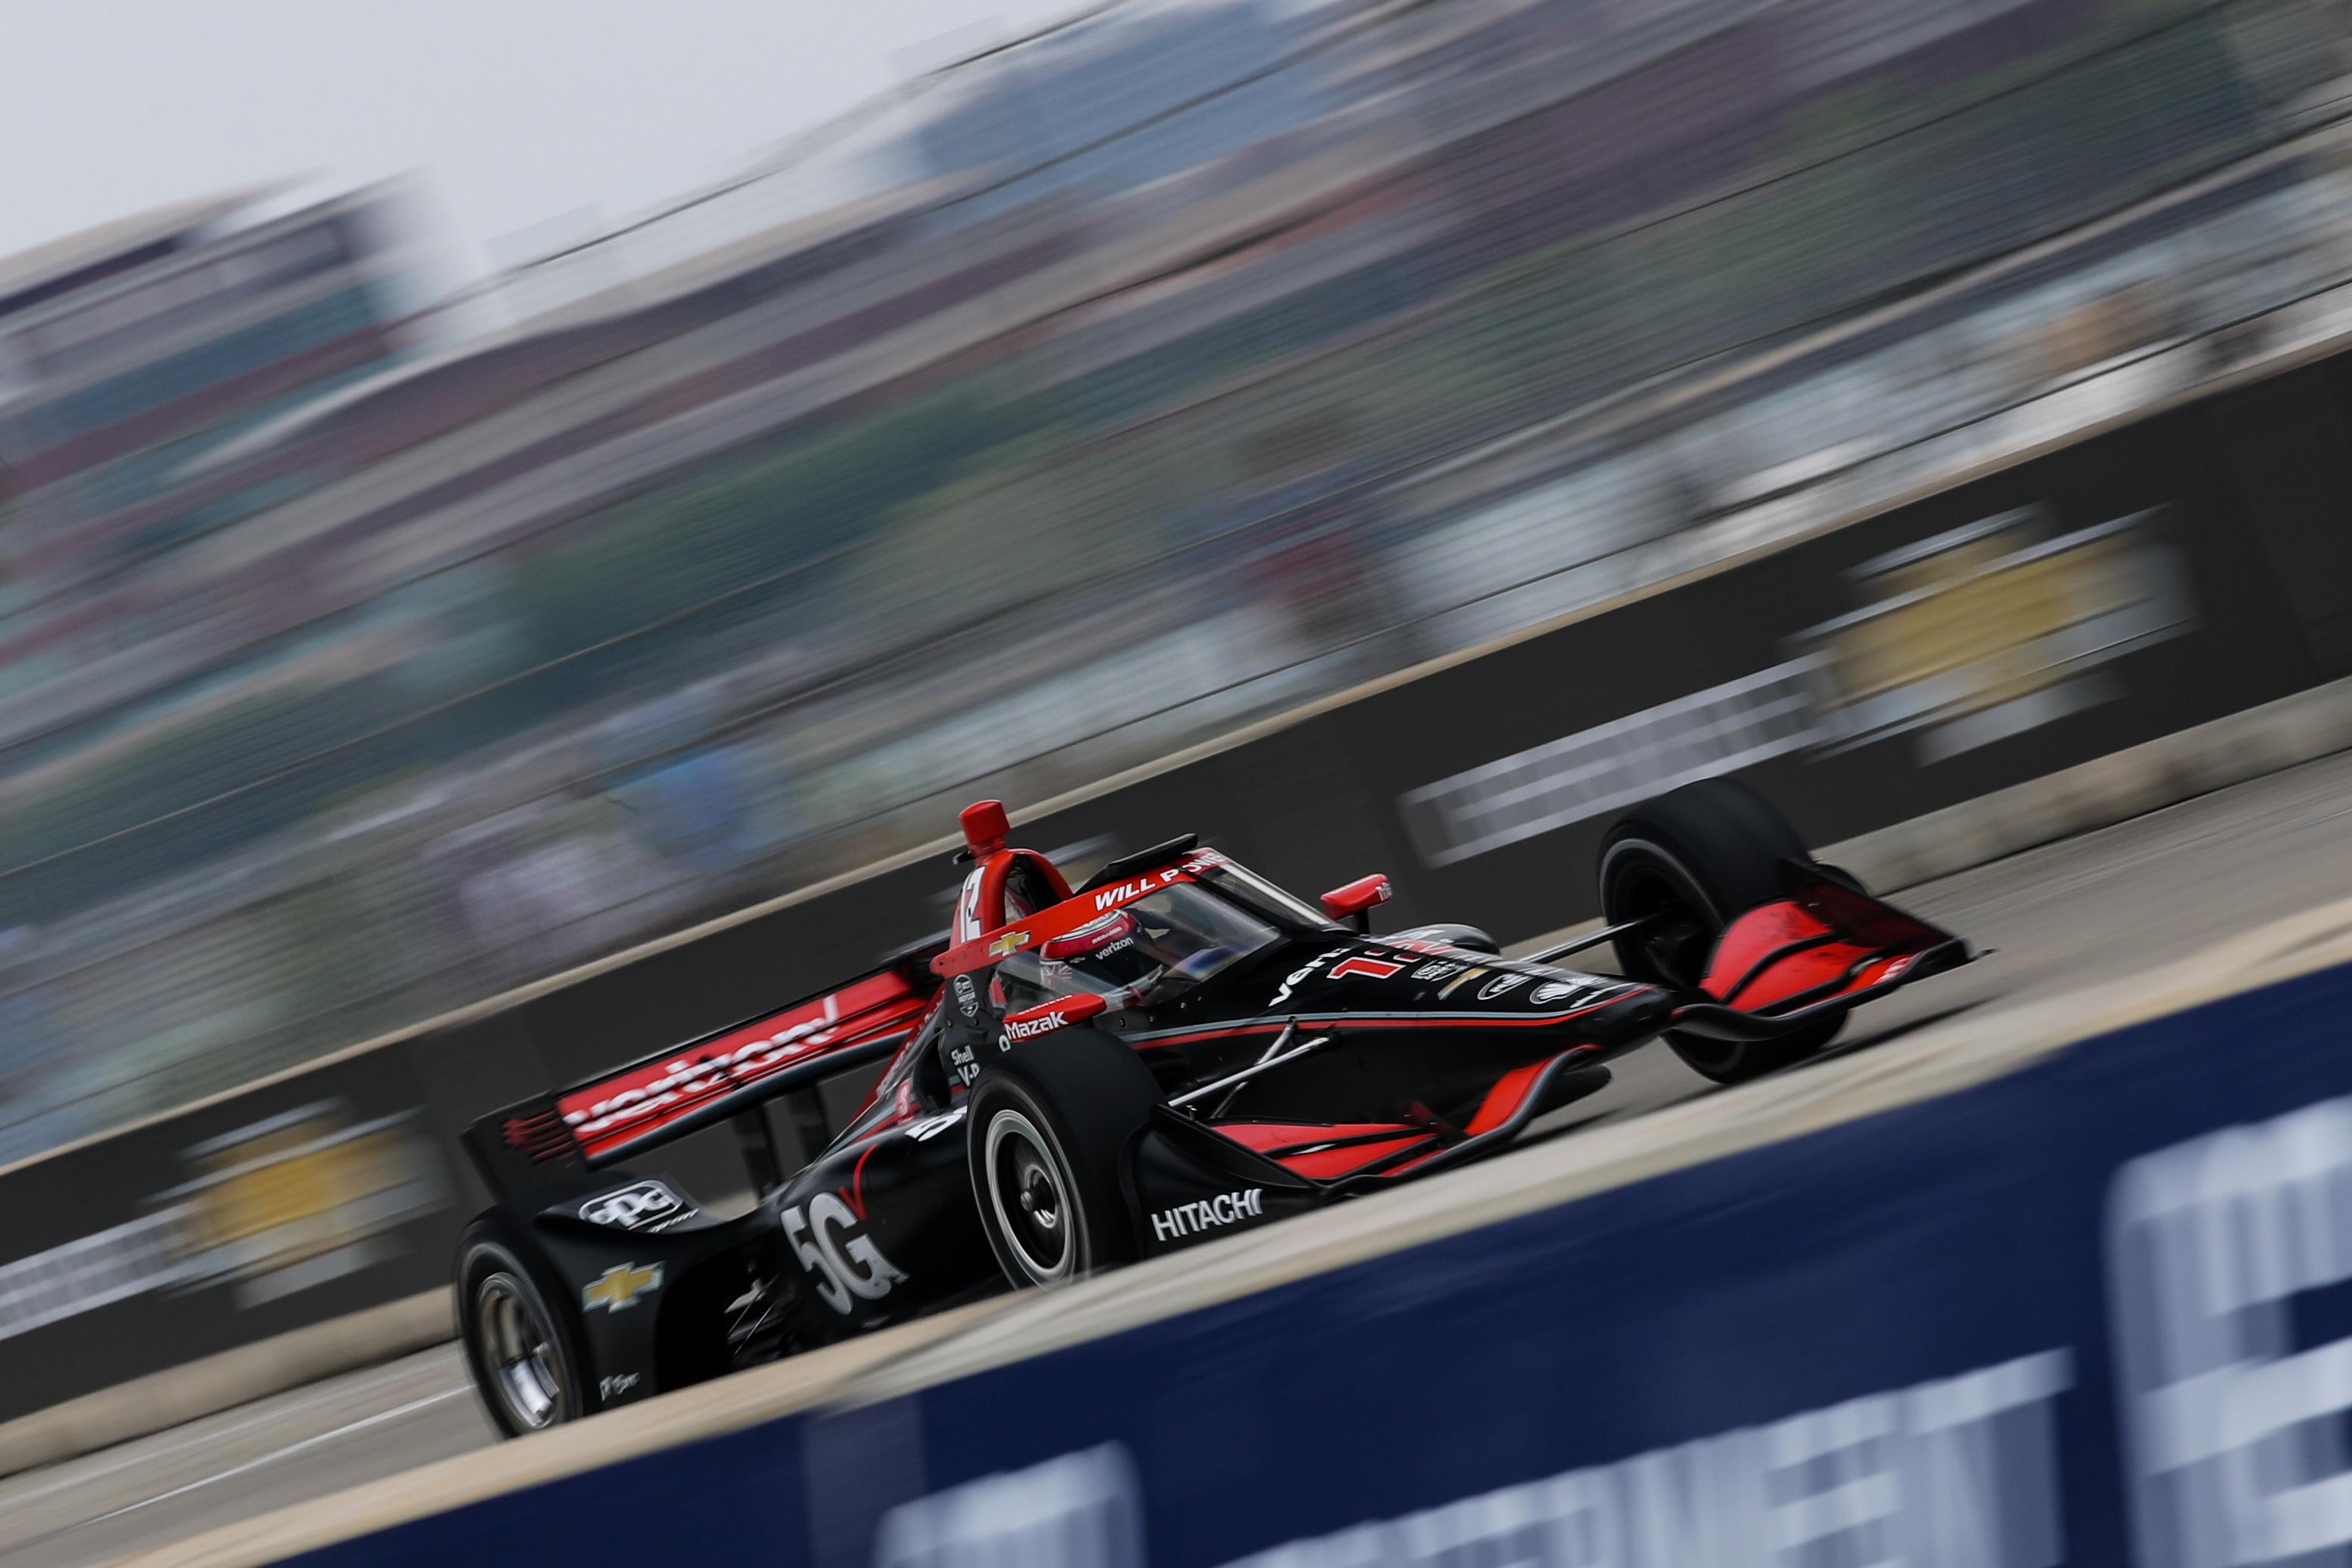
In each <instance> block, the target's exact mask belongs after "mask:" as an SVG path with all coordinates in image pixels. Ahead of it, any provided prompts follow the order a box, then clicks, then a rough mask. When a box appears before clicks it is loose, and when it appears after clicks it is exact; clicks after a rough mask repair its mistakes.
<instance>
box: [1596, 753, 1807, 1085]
mask: <svg viewBox="0 0 2352 1568" xmlns="http://www.w3.org/2000/svg"><path fill="white" fill-rule="evenodd" d="M1788 860H1794V861H1797V862H1798V863H1799V864H1801V865H1810V864H1812V863H1813V860H1812V856H1811V853H1810V852H1809V851H1808V850H1807V849H1806V847H1805V842H1804V840H1803V839H1801V838H1800V837H1797V830H1796V829H1795V828H1793V827H1791V826H1789V823H1788V819H1787V818H1785V817H1783V816H1781V815H1780V813H1779V812H1777V811H1775V810H1774V809H1772V806H1771V805H1770V803H1769V802H1768V801H1766V800H1765V799H1764V797H1763V796H1762V795H1758V794H1757V793H1756V792H1755V791H1754V790H1752V789H1749V788H1748V786H1747V785H1746V784H1741V783H1739V782H1738V780H1736V779H1727V778H1712V779H1700V780H1698V781H1696V783H1692V784H1685V785H1683V786H1682V787H1681V788H1679V789H1675V790H1669V791H1668V792H1667V793H1665V794H1664V795H1660V796H1658V797H1657V798H1656V799H1654V800H1652V801H1649V802H1646V803H1645V804H1643V805H1638V806H1635V807H1634V808H1633V810H1632V811H1630V812H1628V813H1626V814H1625V816H1623V817H1622V819H1620V820H1619V821H1618V823H1617V824H1616V825H1615V826H1612V828H1610V830H1609V832H1608V835H1607V836H1606V837H1603V838H1602V839H1601V912H1602V915H1603V916H1604V918H1605V919H1606V920H1607V921H1608V922H1609V923H1610V924H1611V925H1622V924H1625V923H1627V922H1629V921H1636V920H1647V921H1649V922H1650V923H1649V924H1648V925H1647V926H1645V927H1644V928H1643V930H1641V931H1636V932H1634V933H1633V934H1632V935H1629V936H1621V937H1618V938H1616V939H1615V943H1614V945H1615V947H1616V950H1617V960H1618V963H1619V965H1620V966H1621V967H1622V969H1623V970H1624V972H1625V973H1626V974H1627V975H1628V976H1630V977H1632V978H1633V979H1636V980H1646V981H1648V982H1650V983H1651V984H1654V985H1663V986H1666V987H1668V988H1670V989H1674V990H1695V989H1696V988H1697V986H1698V984H1699V982H1700V981H1701V980H1702V979H1704V978H1705V976H1706V962H1707V958H1708V955H1709V954H1710V953H1711V952H1713V951H1714V949H1715V943H1716V940H1717V938H1718V937H1720V936H1721V935H1722V934H1723V932H1724V930H1725V928H1726V927H1727V926H1729V925H1730V924H1731V922H1732V921H1735V920H1737V919H1738V917H1739V916H1741V915H1743V914H1746V913H1747V912H1748V910H1752V909H1755V908H1756V907H1757V906H1758V905H1759V904H1769V903H1772V902H1775V901H1777V900H1780V899H1783V898H1785V897H1787V896H1788V895H1787V892H1786V889H1785V888H1784V887H1783V884H1782V881H1781V876H1782V873H1781V869H1780V868H1781V863H1782V862H1784V861H1788ZM1842 876H1843V874H1841V877H1842ZM1844 1025H1845V1016H1844V1014H1843V1013H1839V1014H1835V1015H1833V1016H1830V1017H1827V1018H1824V1019H1822V1020H1821V1021H1820V1022H1819V1023H1816V1024H1811V1025H1809V1026H1806V1027H1805V1028H1803V1029H1801V1030H1799V1031H1797V1032H1796V1033H1794V1034H1791V1035H1784V1036H1782V1037H1780V1038H1778V1039H1771V1040H1714V1039H1708V1038H1706V1037H1702V1036H1697V1035H1689V1034H1682V1033H1677V1032H1675V1031H1673V1030H1669V1031H1667V1032H1666V1034H1665V1036H1664V1038H1665V1041H1666V1044H1667V1045H1669V1046H1671V1047H1674V1051H1675V1055H1676V1056H1678V1057H1680V1058H1682V1059H1683V1060H1684V1061H1685V1063H1687V1064H1688V1065H1689V1066H1690V1068H1691V1069H1692V1070H1693V1071H1695V1072H1696V1073H1698V1074H1699V1075H1700V1076H1701V1077H1702V1078H1706V1079H1713V1080H1714V1081H1715V1082H1717V1083H1744V1082H1746V1081H1747V1080H1748V1079H1753V1078H1760V1077H1762V1076H1763V1075H1764V1074H1766V1073H1768V1072H1771V1071H1774V1070H1775V1069H1777V1068H1783V1067H1787V1066H1788V1065H1790V1063H1792V1062H1797V1061H1801V1060H1803V1059H1804V1058H1807V1057H1810V1056H1812V1055H1814V1054H1815V1053H1817V1052H1819V1051H1820V1050H1821V1049H1822V1047H1824V1046H1826V1045H1828V1044H1829V1043H1830V1041H1831V1039H1832V1037H1835V1036H1836V1034H1837V1032H1838V1030H1839V1029H1841V1028H1843V1026H1844Z"/></svg>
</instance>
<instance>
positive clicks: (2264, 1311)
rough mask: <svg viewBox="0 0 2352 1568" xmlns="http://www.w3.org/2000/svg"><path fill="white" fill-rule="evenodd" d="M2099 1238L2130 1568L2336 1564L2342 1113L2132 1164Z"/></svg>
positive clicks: (2350, 1214)
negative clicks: (2128, 1512) (2133, 1554)
mask: <svg viewBox="0 0 2352 1568" xmlns="http://www.w3.org/2000/svg"><path fill="white" fill-rule="evenodd" d="M2105 1228H2106V1244H2107V1245H2106V1264H2107V1276H2108V1279H2107V1288H2108V1289H2107V1298H2108V1300H2109V1302H2110V1304H2111V1308H2110V1310H2112V1311H2113V1313H2114V1320H2115V1325H2116V1388H2117V1400H2118V1407H2119V1409H2120V1411H2121V1414H2122V1415H2123V1425H2124V1436H2125V1459H2126V1474H2125V1483H2126V1487H2127V1488H2128V1489H2129V1493H2130V1500H2131V1503H2132V1512H2133V1524H2134V1526H2135V1529H2134V1531H2133V1534H2134V1536H2135V1537H2136V1539H2137V1546H2138V1555H2137V1561H2138V1562H2139V1563H2143V1564H2145V1565H2146V1568H2235V1565H2236V1564H2239V1563H2284V1562H2289V1561H2292V1562H2294V1563H2342V1562H2344V1561H2345V1560H2346V1556H2347V1550H2346V1549H2347V1547H2352V1512H2347V1510H2345V1509H2344V1508H2343V1507H2341V1506H2340V1505H2338V1504H2337V1503H2336V1501H2335V1499H2336V1498H2337V1497H2340V1496H2341V1495H2342V1494H2343V1491H2344V1489H2345V1488H2346V1484H2347V1481H2346V1476H2347V1472H2346V1469H2345V1468H2344V1461H2345V1453H2344V1448H2343V1436H2344V1431H2345V1417H2346V1413H2347V1411H2348V1410H2352V1384H2347V1383H2346V1382H2345V1380H2344V1378H2343V1377H2342V1375H2341V1371H2340V1369H2342V1368H2344V1367H2347V1366H2352V1332H2347V1329H2352V1323H2347V1320H2346V1318H2345V1316H2344V1314H2343V1312H2342V1311H2341V1310H2340V1305H2341V1303H2342V1302H2343V1301H2344V1300H2345V1299H2346V1291H2345V1287H2346V1286H2347V1283H2352V1246H2347V1238H2352V1099H2341V1100H2323V1101H2321V1102H2320V1103H2318V1104H2316V1105H2308V1106H2305V1107H2304V1108H2303V1109H2301V1110H2294V1111H2290V1112H2288V1113H2287V1114H2285V1115H2284V1116H2279V1117H2274V1118H2273V1119H2272V1120H2270V1121H2260V1122H2254V1123H2252V1124H2250V1125H2245V1126H2238V1127H2229V1128H2224V1129H2222V1130H2221V1131H2215V1132H2210V1133H2208V1134H2206V1135H2205V1136H2203V1137H2200V1138H2195V1139H2191V1140H2189V1142H2184V1143H2176V1144H2174V1145H2172V1146H2171V1147H2169V1148H2166V1149H2159V1150H2158V1151H2156V1152H2153V1153H2149V1154H2144V1155H2141V1156H2140V1157H2139V1158H2137V1159H2136V1160H2133V1161H2132V1162H2130V1163H2128V1164H2126V1165H2124V1166H2123V1167H2122V1168H2121V1169H2119V1170H2118V1171H2117V1172H2116V1175H2115V1179H2114V1181H2113V1182H2112V1183H2111V1184H2109V1186H2108V1190H2107V1201H2106V1226H2105ZM2315 1445H2316V1446H2315Z"/></svg>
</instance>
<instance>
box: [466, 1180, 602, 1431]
mask: <svg viewBox="0 0 2352 1568" xmlns="http://www.w3.org/2000/svg"><path fill="white" fill-rule="evenodd" d="M457 1333H458V1338H459V1339H460V1340H462V1341H463V1342H465V1347H466V1368H467V1371H468V1372H470V1373H472V1374H473V1378H474V1390H475V1392H476V1393H478V1394H480V1395H481V1399H482V1407H483V1409H484V1410H486V1411H488V1413H489V1417H490V1424H491V1425H492V1426H496V1427H497V1428H498V1429H499V1436H503V1437H520V1436H526V1435H528V1434H530V1433H532V1432H543V1431H545V1430H547V1429H548V1428H549V1427H551V1426H561V1425H562V1424H563V1423H565V1422H567V1421H577V1420H578V1419H580V1417H582V1416H583V1415H588V1414H589V1413H590V1412H591V1410H592V1409H593V1405H591V1403H590V1401H589V1399H588V1391H587V1384H586V1383H585V1382H584V1378H585V1376H586V1367H587V1364H588V1363H587V1362H586V1361H585V1360H584V1359H583V1356H582V1354H581V1344H582V1342H583V1338H584V1336H583V1333H582V1332H581V1328H580V1325H579V1323H578V1322H577V1321H575V1314H574V1311H573V1310H572V1298H571V1292H570V1291H569V1290H568V1289H566V1288H565V1287H564V1285H563V1283H562V1279H561V1277H560V1276H558V1275H557V1273H556V1270H555V1268H554V1265H553V1264H551V1262H550V1261H549V1260H548V1258H547V1257H546V1255H545V1254H544V1253H542V1252H541V1250H540V1248H539V1247H536V1246H535V1245H533V1244H532V1242H531V1240H530V1237H527V1236H525V1235H523V1234H522V1233H521V1232H520V1230H519V1228H518V1227H516V1226H513V1225H511V1224H510V1223H509V1222H507V1221H506V1220H505V1219H503V1218H502V1217H501V1216H499V1215H497V1214H495V1213H492V1214H487V1215H482V1216H481V1217H480V1218H479V1219H478V1220H476V1221H475V1222H474V1223H473V1224H472V1225H470V1226H467V1227H466V1234H465V1235H464V1237H461V1238H460V1239H459V1241H458V1243H457Z"/></svg>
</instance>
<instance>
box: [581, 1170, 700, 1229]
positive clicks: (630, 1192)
mask: <svg viewBox="0 0 2352 1568" xmlns="http://www.w3.org/2000/svg"><path fill="white" fill-rule="evenodd" d="M694 1212H695V1209H694V1205H692V1204H690V1203H688V1202H687V1200H686V1199H684V1198H682V1197H680V1196H679V1195H678V1194H677V1193H675V1192H673V1191H671V1190H670V1187H669V1184H667V1183H666V1182H656V1181H644V1182H632V1183H630V1184H628V1185H627V1186H625V1187H622V1188H619V1189H618V1190H616V1191H614V1192H609V1193H603V1194H598V1195H597V1196H595V1197H593V1198H590V1199H589V1200H588V1201H587V1202H586V1203H584V1204H582V1205H580V1217H581V1218H582V1219H584V1220H586V1221H587V1222H588V1223H589V1224H590V1225H609V1226H614V1227H616V1228H618V1229H621V1230H667V1229H668V1228H669V1227H670V1226H674V1225H676V1224H677V1223H678V1222H679V1221H680V1220H683V1219H689V1218H691V1217H693V1215H694Z"/></svg>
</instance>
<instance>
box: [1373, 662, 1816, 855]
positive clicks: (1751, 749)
mask: <svg viewBox="0 0 2352 1568" xmlns="http://www.w3.org/2000/svg"><path fill="white" fill-rule="evenodd" d="M1821 662H1822V660H1821V659H1820V658H1819V657H1818V656H1816V657H1813V658H1803V659H1798V660H1793V661H1791V662H1790V663H1788V664H1783V665H1780V666H1777V667H1775V668H1771V669H1768V670H1765V671H1763V672H1761V673H1760V674H1757V675H1751V676H1747V677H1744V678H1742V679H1738V680H1732V681H1727V682H1725V683H1724V684H1723V685H1721V686H1715V687H1709V688H1708V689H1706V690H1704V691H1697V692H1694V693H1692V694H1691V695H1690V696H1688V697H1678V698H1676V699H1675V700H1673V701H1671V702H1662V703H1660V704H1659V705H1658V706H1656V707H1654V708H1646V709H1643V710H1642V711H1640V712H1638V713H1629V714H1627V715H1626V716H1625V717H1623V718H1622V719H1612V720H1611V721H1609V722H1608V723H1606V724H1597V725H1595V726H1593V727H1592V728H1591V729H1589V730H1580V731H1577V732H1576V733H1574V734H1572V735H1563V736H1561V737H1560V738H1559V740H1557V741H1547V742H1544V743H1543V744H1541V745H1539V746H1531V747H1529V748H1528V750H1526V751H1524V752H1513V753H1512V754H1511V755H1509V756H1507V757H1499V758H1497V759H1496V760H1495V761H1494V762H1491V763H1481V764H1480V765H1479V766H1477V767H1475V768H1472V769H1470V770H1469V771H1468V772H1466V773H1455V774H1454V775H1453V776H1451V777H1449V778H1443V779H1440V780H1438V781H1437V782H1436V783H1434V784H1424V785H1423V786H1422V787H1421V788H1419V789H1416V790H1412V791H1409V792H1408V793H1406V794H1405V795H1402V796H1400V797H1399V798H1398V801H1397V805H1398V808H1399V810H1400V812H1401V813H1402V816H1403V817H1404V823H1405V828H1406V831H1407V832H1409V833H1410V834H1411V835H1412V841H1413V846H1414V847H1415V848H1417V849H1418V850H1419V851H1420V852H1421V858H1422V859H1423V862H1424V863H1426V864H1428V865H1431V866H1451V865H1453V864H1454V863H1455V862H1457V861H1461V860H1466V859H1468V858H1471V857H1472V856H1474V855H1484V854H1486V853H1488V852H1489V851H1491V850H1496V849H1500V848H1503V847H1506V846H1507V845H1512V844H1517V843H1518V842H1520V841H1521V840H1522V839H1528V838H1533V837H1537V836H1538V835H1539V834H1544V833H1549V832H1551V831H1553V830H1554V829H1555V828H1559V827H1565V826H1568V825H1569V824H1570V823H1575V822H1582V821H1584V820H1586V819H1587V818H1589V817H1594V816H1605V815H1607V814H1608V813H1610V812H1612V811H1621V810H1622V809H1624V808H1625V807H1626V806H1629V805H1636V804H1638V803H1640V802H1642V801H1644V800H1647V799H1649V798H1650V797H1651V796H1652V795H1657V794H1659V793H1661V792H1663V791H1665V790H1669V789H1672V788H1674V787H1675V785H1677V784H1688V783H1690V782H1691V781H1692V780H1693V779H1700V778H1707V777H1711V776H1713V775H1714V774H1717V773H1730V772H1732V771H1734V770H1735V769H1738V768H1743V767H1746V766H1748V765H1749V764H1750V763H1759V762H1762V761H1764V760H1765V759H1766V758H1768V757H1777V756H1782V755H1785V754H1786V753H1788V752H1797V751H1802V750H1803V749H1805V748H1806V747H1808V746H1811V745H1812V744H1814V743H1816V742H1820V741H1823V740H1826V739H1828V738H1830V731H1828V729H1827V728H1826V727H1825V723H1824V721H1823V719H1822V714H1821V711H1820V705H1819V703H1818V701H1817V700H1816V699H1815V694H1814V690H1815V688H1814V676H1815V671H1816V669H1817V667H1818V666H1819V665H1820V664H1821Z"/></svg>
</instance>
